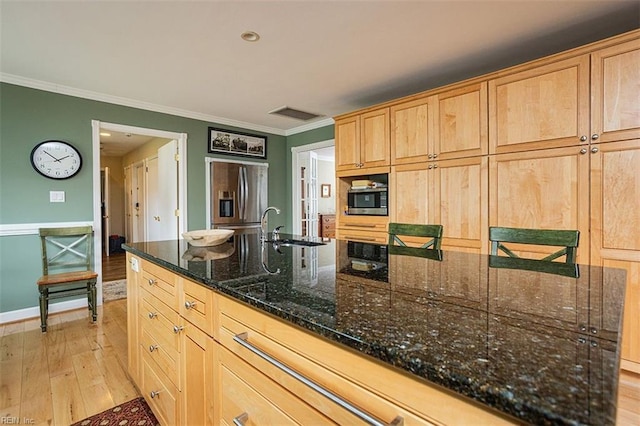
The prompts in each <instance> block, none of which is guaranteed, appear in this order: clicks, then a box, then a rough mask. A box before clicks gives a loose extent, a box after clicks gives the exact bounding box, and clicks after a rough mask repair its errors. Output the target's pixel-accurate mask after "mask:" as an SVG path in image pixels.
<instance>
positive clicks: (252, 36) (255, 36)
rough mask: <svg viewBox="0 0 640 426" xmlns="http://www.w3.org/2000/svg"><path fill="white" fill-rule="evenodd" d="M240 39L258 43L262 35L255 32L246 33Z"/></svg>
mask: <svg viewBox="0 0 640 426" xmlns="http://www.w3.org/2000/svg"><path fill="white" fill-rule="evenodd" d="M240 37H242V39H243V40H244V41H258V40H260V34H258V33H257V32H255V31H245V32H243V33H242V34H240Z"/></svg>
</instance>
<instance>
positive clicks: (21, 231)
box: [0, 221, 93, 237]
mask: <svg viewBox="0 0 640 426" xmlns="http://www.w3.org/2000/svg"><path fill="white" fill-rule="evenodd" d="M71 226H93V222H89V221H87V222H46V223H16V224H9V225H0V237H12V236H16V235H38V230H39V229H40V228H65V227H71Z"/></svg>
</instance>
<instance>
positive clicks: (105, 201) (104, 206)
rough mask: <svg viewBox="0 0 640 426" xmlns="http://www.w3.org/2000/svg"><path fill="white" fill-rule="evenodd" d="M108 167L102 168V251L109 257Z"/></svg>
mask: <svg viewBox="0 0 640 426" xmlns="http://www.w3.org/2000/svg"><path fill="white" fill-rule="evenodd" d="M109 196H110V195H109V167H105V168H104V173H103V174H102V229H103V234H102V237H103V244H102V245H103V250H104V254H105V255H107V256H109V235H111V221H110V219H109V215H110V213H111V211H110V209H109Z"/></svg>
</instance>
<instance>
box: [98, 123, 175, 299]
mask: <svg viewBox="0 0 640 426" xmlns="http://www.w3.org/2000/svg"><path fill="white" fill-rule="evenodd" d="M92 129H93V167H94V175H93V194H94V197H93V198H94V200H93V201H94V209H93V211H94V215H93V216H94V217H93V227H94V234H95V235H94V264H95V268H96V271H97V272H98V274H99V275H98V304H102V302H103V285H102V284H103V282H108V281H112V282H113V281H116V280H121V278H120V277H122V279H124V277H125V275H126V262H125V260H124V257H125V255H124V253H122V252H119V253H116V252H114V250H113V248H114V247H110V245H111V244H110V240H111V237H114V239H115V246H116V247H118V248H119V245H120V241H119V239H121V240H125V241H127V242H132V241H142V240H145V238H146V236H147V234H148V232H150V221H149V220H147V217H146V216H148V215H149V214H152V210H151V209H150V208H149V207H148V205H156V206H165V205H169V204H171V205H172V208H171V214H170V215H163V216H162V217H167V220H171V224H172V226H170V227H166V228H169V229H171V230H172V235H171V236H166V235H165V236H163V239H166V238H179V236H180V235H181V233H182V232H184V231H186V229H187V223H186V221H187V210H186V208H187V204H186V193H187V191H186V182H187V179H186V170H187V169H186V142H187V135H186V134H184V133H174V132H166V131H162V130H154V129H146V128H140V127H133V126H125V125H120V124H114V123H104V122H99V121H96V120H93V121H92ZM101 133H102V134H109V133H113V134H120V135H122V134H124V135H125V136H127V138H126V139H123V140H121V141H119V142H114V141H112V142H109V136H106V135H104V136H101ZM134 141H135V142H134ZM169 143H172V145H171V146H170V147H169V148H167V149H165V150H164V153H163V154H162V156H163V158H168V157H170V158H171V159H172V161H173V164H172V167H173V170H170V171H169V172H167V173H165V168H164V167H166V165H165V164H164V163H163V166H162V167H163V169H162V170H163V173H158V174H157V175H162V176H165V177H167V176H168V177H169V178H170V179H172V183H171V184H167V183H166V181H165V182H164V183H162V184H161V185H158V186H159V187H161V188H163V191H162V192H158V191H156V192H153V191H149V190H148V187H149V185H148V182H147V181H146V180H147V179H148V173H147V171H148V164H149V163H150V162H152V161H154V160H152V159H154V158H155V161H157V160H158V158H159V155H158V153H157V151H160V149H158V148H156V145H158V146H164V145H167V144H169ZM145 145H146V146H147V147H149V146H150V147H151V148H144V146H145ZM141 147H142V148H141ZM146 149H149V151H150V153H147V152H146V151H145V150H146ZM114 150H115V151H114ZM136 150H137V151H136ZM131 151H135V152H136V153H135V155H136V156H137V155H139V156H141V157H144V158H143V159H142V160H140V161H133V162H131V164H125V163H124V162H125V160H124V158H125V156H126V155H127V154H126V153H127V152H131ZM138 151H139V153H138ZM153 152H155V154H154V153H153ZM102 154H105V155H102ZM129 157H131V156H130V155H129ZM127 161H131V159H130V158H128V160H127ZM156 164H157V163H156ZM114 183H115V184H114ZM105 197H106V198H107V202H106V203H105ZM157 197H168V199H171V200H175V204H173V202H172V203H162V202H157V200H156V198H157ZM113 200H116V201H117V200H121V202H115V203H114V202H113ZM109 201H112V202H109ZM153 212H154V213H156V212H155V211H153ZM155 216H158V214H157V213H156V214H155ZM169 216H170V219H169ZM174 225H175V226H174ZM156 227H157V226H156ZM157 228H159V229H165V227H157ZM173 234H175V235H173Z"/></svg>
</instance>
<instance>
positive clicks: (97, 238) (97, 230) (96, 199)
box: [91, 120, 103, 306]
mask: <svg viewBox="0 0 640 426" xmlns="http://www.w3.org/2000/svg"><path fill="white" fill-rule="evenodd" d="M91 138H92V142H93V144H92V151H93V158H92V161H93V176H92V177H91V178H92V187H93V190H92V203H93V204H92V205H93V265H94V269H95V271H96V272H97V273H98V281H97V282H96V289H97V292H98V301H97V304H98V306H100V305H102V240H103V237H102V208H101V206H102V200H101V198H102V193H101V192H102V191H101V188H100V186H101V184H100V122H99V121H98V120H91ZM96 141H97V143H96ZM96 206H97V207H96Z"/></svg>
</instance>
